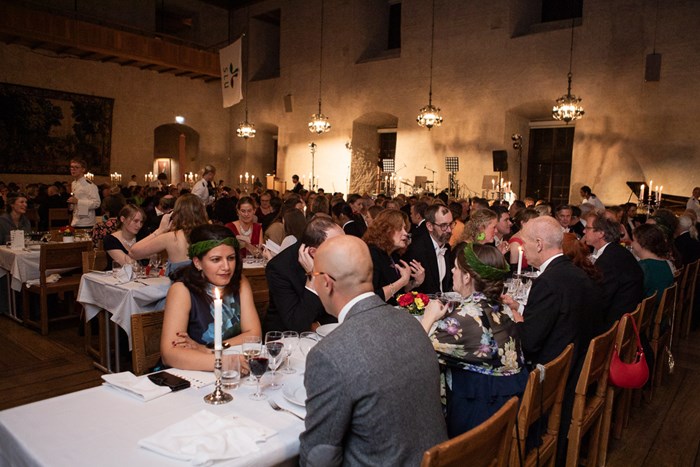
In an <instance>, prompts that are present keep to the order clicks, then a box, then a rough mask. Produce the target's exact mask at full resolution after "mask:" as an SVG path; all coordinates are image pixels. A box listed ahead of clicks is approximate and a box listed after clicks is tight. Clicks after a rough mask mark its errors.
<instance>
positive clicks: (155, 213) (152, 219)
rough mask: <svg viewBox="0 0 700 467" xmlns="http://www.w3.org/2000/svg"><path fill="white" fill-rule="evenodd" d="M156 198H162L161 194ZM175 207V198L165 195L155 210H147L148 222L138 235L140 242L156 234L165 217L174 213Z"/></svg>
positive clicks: (146, 221)
mask: <svg viewBox="0 0 700 467" xmlns="http://www.w3.org/2000/svg"><path fill="white" fill-rule="evenodd" d="M156 196H160V193H159V194H158V195H156ZM174 207H175V198H174V197H173V196H172V195H164V196H160V198H159V199H158V203H157V204H156V205H155V207H154V208H153V209H146V210H145V211H146V220H145V221H144V223H143V227H141V230H140V231H139V233H138V235H137V237H138V238H139V240H140V239H142V238H146V237H147V236H149V235H150V234H151V233H153V232H155V230H156V229H157V228H158V227H160V221H161V220H162V219H163V215H164V214H169V213H170V212H172V210H173V208H174Z"/></svg>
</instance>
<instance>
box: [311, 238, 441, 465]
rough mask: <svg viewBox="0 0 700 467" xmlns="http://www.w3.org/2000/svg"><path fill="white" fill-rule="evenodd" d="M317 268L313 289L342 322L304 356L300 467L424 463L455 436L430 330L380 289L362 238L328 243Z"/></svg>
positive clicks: (320, 251)
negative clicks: (390, 301) (445, 406)
mask: <svg viewBox="0 0 700 467" xmlns="http://www.w3.org/2000/svg"><path fill="white" fill-rule="evenodd" d="M350 258H352V261H350ZM313 271H314V272H313V276H314V277H313V282H312V283H313V287H314V289H315V290H316V292H317V293H318V296H319V298H320V299H321V302H322V303H323V305H324V307H325V309H326V311H327V312H328V313H329V314H331V315H333V316H337V317H338V321H339V322H340V323H341V324H340V326H339V327H338V328H337V329H335V330H334V331H333V332H332V333H330V334H329V335H328V336H327V337H325V338H324V339H323V340H322V341H321V342H319V343H318V344H317V345H316V346H315V347H314V348H313V349H312V350H311V351H310V352H309V355H308V358H307V360H306V373H305V376H304V386H306V394H307V399H306V409H307V416H306V431H304V433H302V434H301V437H300V439H301V449H300V463H301V465H302V466H333V465H392V466H394V465H419V464H420V462H421V459H422V456H423V452H425V451H426V450H427V449H429V448H430V447H432V446H434V445H436V444H439V443H441V442H442V441H445V440H446V439H447V430H446V427H445V420H444V418H443V415H442V410H441V407H440V387H439V371H438V363H437V358H436V355H435V351H434V350H433V346H432V345H431V343H430V340H429V339H428V336H427V334H426V333H425V331H423V328H422V327H421V326H420V324H419V323H418V321H417V320H416V319H415V318H414V317H413V316H411V315H410V314H408V313H407V312H405V311H402V310H397V309H395V308H393V307H391V306H389V305H387V304H386V303H385V302H384V301H383V300H382V299H381V298H379V297H378V296H377V295H375V294H374V293H373V292H372V290H373V288H372V260H371V258H370V254H369V250H368V248H367V245H366V244H365V243H364V242H363V241H362V240H360V239H358V238H356V237H353V236H348V235H345V236H339V237H335V238H331V239H329V240H327V241H326V242H324V243H323V244H322V245H321V246H320V247H319V249H318V250H317V252H316V257H315V258H314V269H313Z"/></svg>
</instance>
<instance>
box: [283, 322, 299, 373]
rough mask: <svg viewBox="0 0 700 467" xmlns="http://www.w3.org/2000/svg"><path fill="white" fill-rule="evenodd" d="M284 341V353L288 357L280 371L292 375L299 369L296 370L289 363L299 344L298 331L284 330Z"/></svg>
mask: <svg viewBox="0 0 700 467" xmlns="http://www.w3.org/2000/svg"><path fill="white" fill-rule="evenodd" d="M282 341H283V342H284V351H285V352H284V353H285V355H286V357H285V361H284V368H282V370H281V371H280V373H284V374H285V375H292V374H294V373H296V372H297V370H295V369H294V368H292V367H291V366H290V365H289V357H291V356H292V353H294V349H296V348H297V344H299V333H298V332H296V331H284V332H283V333H282Z"/></svg>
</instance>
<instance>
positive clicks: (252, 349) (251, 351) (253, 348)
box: [241, 336, 262, 386]
mask: <svg viewBox="0 0 700 467" xmlns="http://www.w3.org/2000/svg"><path fill="white" fill-rule="evenodd" d="M241 349H242V350H243V355H244V356H245V358H246V360H247V361H248V364H249V365H250V359H251V358H254V357H257V356H259V355H260V352H261V351H262V340H261V339H260V336H246V337H245V338H244V340H243V344H242V346H241ZM243 384H246V385H248V386H252V385H254V384H255V378H253V375H252V370H251V375H250V376H248V377H247V378H246V379H245V380H244V381H243Z"/></svg>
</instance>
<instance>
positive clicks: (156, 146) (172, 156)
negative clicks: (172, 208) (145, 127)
mask: <svg viewBox="0 0 700 467" xmlns="http://www.w3.org/2000/svg"><path fill="white" fill-rule="evenodd" d="M198 156H199V133H198V132H197V131H196V130H195V129H193V128H191V127H189V126H187V125H183V124H180V123H168V124H165V125H161V126H159V127H157V128H156V129H155V130H153V173H154V174H155V175H158V174H159V173H161V172H165V174H166V175H167V176H168V180H169V181H170V183H174V184H176V183H178V182H181V181H184V174H187V173H189V172H194V173H197V172H198V171H199V166H198V165H197V164H196V163H195V162H196V160H197V157H198Z"/></svg>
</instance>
